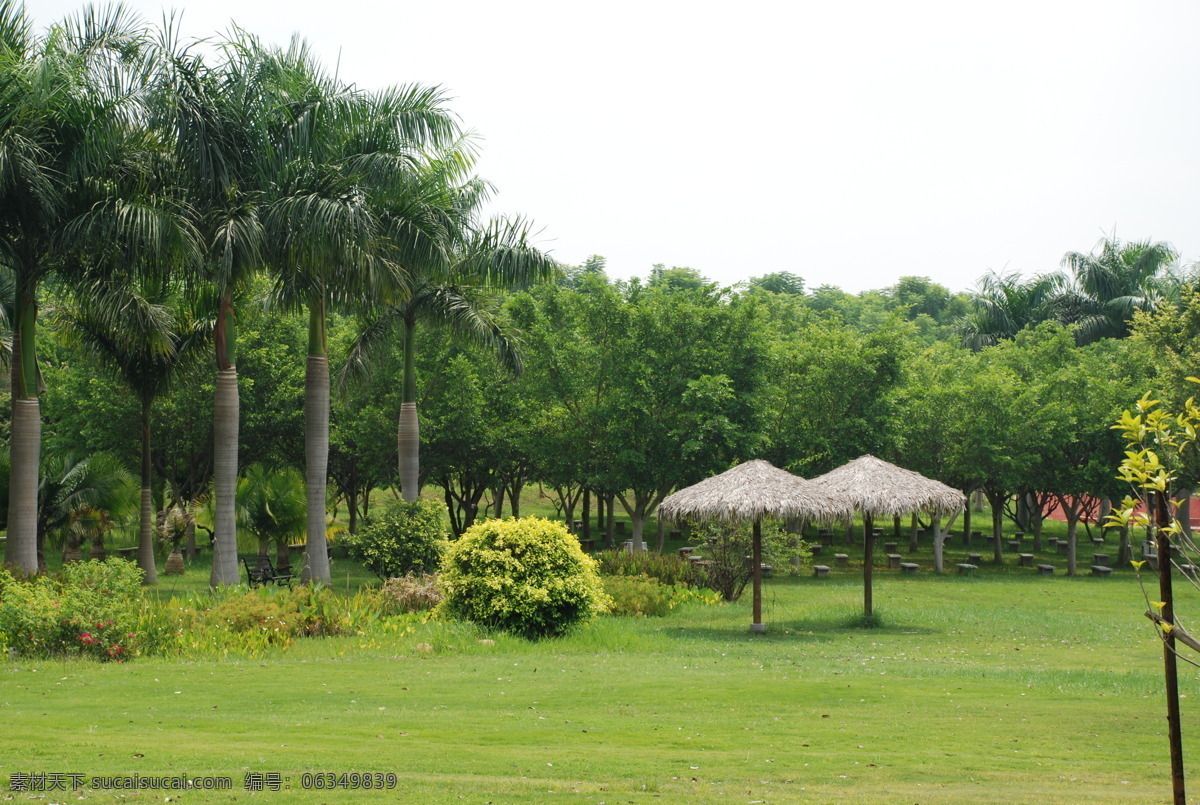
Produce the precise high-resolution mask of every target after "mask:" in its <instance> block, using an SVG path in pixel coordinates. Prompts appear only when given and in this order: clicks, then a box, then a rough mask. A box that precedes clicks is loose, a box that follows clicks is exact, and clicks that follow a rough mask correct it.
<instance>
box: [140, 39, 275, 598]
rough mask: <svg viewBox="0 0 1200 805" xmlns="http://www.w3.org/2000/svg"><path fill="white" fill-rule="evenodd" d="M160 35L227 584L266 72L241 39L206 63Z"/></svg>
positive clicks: (265, 150) (258, 260)
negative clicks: (200, 285) (213, 372)
mask: <svg viewBox="0 0 1200 805" xmlns="http://www.w3.org/2000/svg"><path fill="white" fill-rule="evenodd" d="M170 34H171V32H170V31H168V32H167V36H166V37H165V40H166V41H164V42H163V43H161V46H160V48H159V51H158V55H159V64H158V69H159V72H158V74H157V79H158V82H157V93H156V96H155V101H156V104H155V107H154V111H155V122H156V124H158V125H159V126H161V127H162V128H163V129H165V130H169V131H170V132H171V135H172V142H173V144H174V148H175V163H176V165H177V167H178V170H179V172H180V175H181V181H182V183H183V184H184V185H185V186H186V188H187V196H188V199H189V201H190V203H191V206H192V209H193V214H194V216H195V220H196V222H197V227H198V229H199V230H200V238H199V241H200V242H201V243H203V244H204V247H203V255H202V258H201V262H202V268H203V270H202V272H201V276H202V278H203V280H204V281H205V282H207V284H208V286H209V293H208V296H209V297H210V304H211V306H212V308H213V309H214V315H213V319H214V323H213V346H214V348H215V357H216V369H217V378H216V391H215V393H214V398H213V454H214V455H213V492H214V498H215V514H214V522H213V564H212V575H211V578H210V581H211V583H212V585H213V586H218V585H224V584H236V583H237V581H238V575H239V574H238V564H237V561H238V560H237V521H236V508H235V506H236V500H237V471H238V427H239V411H238V406H239V402H238V378H237V307H238V305H240V304H241V302H242V296H241V295H242V294H243V292H244V290H245V289H246V287H247V285H248V283H249V281H250V280H251V278H252V277H253V276H254V274H255V273H256V272H257V271H258V270H259V269H260V268H261V267H262V262H263V257H262V253H263V246H264V229H263V223H262V215H263V210H264V207H265V205H266V204H267V203H268V201H269V191H270V187H269V184H268V181H267V175H268V171H267V170H266V167H265V166H266V162H267V161H268V160H269V158H270V156H271V154H272V153H273V151H274V148H273V144H272V139H271V131H270V125H269V124H270V120H271V118H272V115H273V114H274V113H275V111H276V109H275V105H276V103H277V101H278V96H277V95H276V94H274V93H273V92H272V85H273V81H274V79H275V72H274V69H273V66H272V65H271V64H270V63H269V60H267V59H266V58H264V55H263V53H262V52H261V50H259V49H257V48H254V47H250V46H247V41H246V37H245V36H244V35H242V34H241V33H240V32H238V31H235V32H234V38H233V39H232V40H231V41H227V42H225V43H223V44H222V46H221V49H220V55H221V60H220V62H219V63H218V64H217V65H215V66H209V65H207V64H206V63H205V61H204V58H203V56H202V55H201V54H200V52H199V48H198V45H197V44H196V43H193V44H192V45H191V46H184V45H181V44H180V43H178V42H176V41H174V40H172V39H170Z"/></svg>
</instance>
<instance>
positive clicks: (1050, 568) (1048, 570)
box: [1037, 565, 1054, 576]
mask: <svg viewBox="0 0 1200 805" xmlns="http://www.w3.org/2000/svg"><path fill="white" fill-rule="evenodd" d="M1037 571H1038V574H1040V575H1042V576H1053V575H1054V565H1038V566H1037Z"/></svg>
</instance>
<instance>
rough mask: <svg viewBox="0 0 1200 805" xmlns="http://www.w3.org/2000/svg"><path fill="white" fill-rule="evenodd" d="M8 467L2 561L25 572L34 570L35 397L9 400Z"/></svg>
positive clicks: (38, 437)
mask: <svg viewBox="0 0 1200 805" xmlns="http://www.w3.org/2000/svg"><path fill="white" fill-rule="evenodd" d="M12 407H13V412H12V446H11V448H10V451H11V453H10V462H11V468H10V473H11V475H10V476H9V482H8V483H9V486H8V542H7V547H6V549H5V557H4V558H5V560H6V561H7V562H8V563H9V564H11V565H13V566H14V567H17V568H19V569H21V570H22V571H24V572H26V573H36V572H37V569H38V558H37V498H38V454H39V453H40V452H41V444H42V415H41V408H40V405H39V403H38V398H37V397H28V398H25V399H17V398H16V395H15V391H14V396H13V402H12Z"/></svg>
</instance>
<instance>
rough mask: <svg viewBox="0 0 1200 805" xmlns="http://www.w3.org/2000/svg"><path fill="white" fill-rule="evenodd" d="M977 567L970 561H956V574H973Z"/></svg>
mask: <svg viewBox="0 0 1200 805" xmlns="http://www.w3.org/2000/svg"><path fill="white" fill-rule="evenodd" d="M978 569H979V565H973V564H971V563H970V562H959V563H958V575H960V576H974V575H975V571H976V570H978Z"/></svg>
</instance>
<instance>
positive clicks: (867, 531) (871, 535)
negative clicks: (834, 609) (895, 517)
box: [863, 512, 875, 619]
mask: <svg viewBox="0 0 1200 805" xmlns="http://www.w3.org/2000/svg"><path fill="white" fill-rule="evenodd" d="M874 526H875V524H874V523H873V522H872V520H871V515H869V514H867V513H866V512H864V513H863V544H864V545H865V546H866V547H865V548H863V616H864V617H865V618H868V619H870V617H871V571H872V570H873V569H874V567H873V566H874V564H875V562H874V559H875V557H874V555H873V554H874V553H875V527H874Z"/></svg>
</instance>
